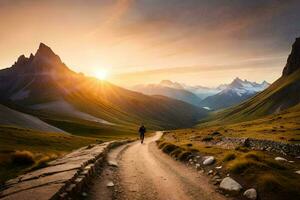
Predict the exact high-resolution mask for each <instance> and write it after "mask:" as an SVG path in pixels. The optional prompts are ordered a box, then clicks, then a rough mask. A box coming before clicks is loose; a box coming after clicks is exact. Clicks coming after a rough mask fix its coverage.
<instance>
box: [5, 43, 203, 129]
mask: <svg viewBox="0 0 300 200" xmlns="http://www.w3.org/2000/svg"><path fill="white" fill-rule="evenodd" d="M0 93H1V94H2V95H1V102H3V103H5V104H6V105H10V106H11V105H12V106H14V107H15V108H17V109H19V110H22V111H23V112H27V113H30V114H33V115H36V116H38V117H40V118H43V119H46V120H48V122H50V121H51V122H53V121H56V122H57V121H63V120H65V121H68V122H70V121H72V122H76V123H84V124H86V123H89V124H90V123H93V124H97V125H99V126H106V127H112V126H114V127H118V129H120V130H123V129H124V128H126V127H136V126H137V125H138V124H140V123H142V122H144V123H146V125H148V126H149V127H151V128H155V129H161V128H177V127H186V126H191V125H193V124H195V123H196V121H197V120H199V119H200V118H201V117H203V116H205V115H206V111H205V110H204V109H200V108H196V107H195V106H192V105H190V104H188V103H184V102H181V101H178V100H174V99H170V98H160V97H151V96H147V95H143V94H140V93H137V92H132V91H129V90H126V89H123V88H121V87H118V86H115V85H113V84H111V83H108V82H106V81H99V80H97V79H95V78H91V77H86V76H84V75H82V74H78V73H75V72H73V71H71V70H70V69H69V68H68V67H67V66H66V65H65V64H64V63H63V62H62V61H61V59H60V58H59V56H58V55H56V54H55V53H54V52H53V51H52V50H51V49H50V48H49V47H47V46H46V45H44V44H42V43H41V44H40V46H39V49H38V50H37V52H36V54H35V55H32V54H31V55H30V57H29V58H26V57H25V56H20V57H19V59H18V60H17V62H16V63H15V64H14V65H13V66H12V67H11V68H7V69H4V70H1V71H0ZM62 105H63V107H64V109H62ZM55 124H57V123H55Z"/></svg>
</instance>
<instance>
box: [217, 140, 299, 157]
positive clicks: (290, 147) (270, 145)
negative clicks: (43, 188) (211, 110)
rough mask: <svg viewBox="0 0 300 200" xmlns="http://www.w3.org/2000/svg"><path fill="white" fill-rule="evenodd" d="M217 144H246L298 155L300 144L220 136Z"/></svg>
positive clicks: (258, 148)
mask: <svg viewBox="0 0 300 200" xmlns="http://www.w3.org/2000/svg"><path fill="white" fill-rule="evenodd" d="M217 145H222V146H224V145H227V146H229V147H232V148H234V147H237V146H246V147H249V148H252V149H254V150H266V151H271V152H274V153H279V154H283V155H290V156H299V155H300V144H290V143H284V142H277V141H272V140H261V139H254V138H231V137H222V138H220V141H219V142H218V143H217Z"/></svg>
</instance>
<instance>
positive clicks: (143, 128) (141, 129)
mask: <svg viewBox="0 0 300 200" xmlns="http://www.w3.org/2000/svg"><path fill="white" fill-rule="evenodd" d="M139 133H140V140H141V144H143V142H144V138H145V133H146V128H145V126H144V125H143V124H142V125H141V127H140V128H139Z"/></svg>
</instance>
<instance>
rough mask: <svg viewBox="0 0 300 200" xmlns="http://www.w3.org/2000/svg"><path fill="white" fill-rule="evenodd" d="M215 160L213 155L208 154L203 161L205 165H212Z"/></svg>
mask: <svg viewBox="0 0 300 200" xmlns="http://www.w3.org/2000/svg"><path fill="white" fill-rule="evenodd" d="M214 162H215V157H213V156H208V157H206V158H205V160H204V161H203V165H211V164H213V163H214Z"/></svg>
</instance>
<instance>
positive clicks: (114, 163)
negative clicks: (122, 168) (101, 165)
mask: <svg viewBox="0 0 300 200" xmlns="http://www.w3.org/2000/svg"><path fill="white" fill-rule="evenodd" d="M108 165H109V166H112V167H118V163H117V162H116V161H113V160H109V161H108Z"/></svg>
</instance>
